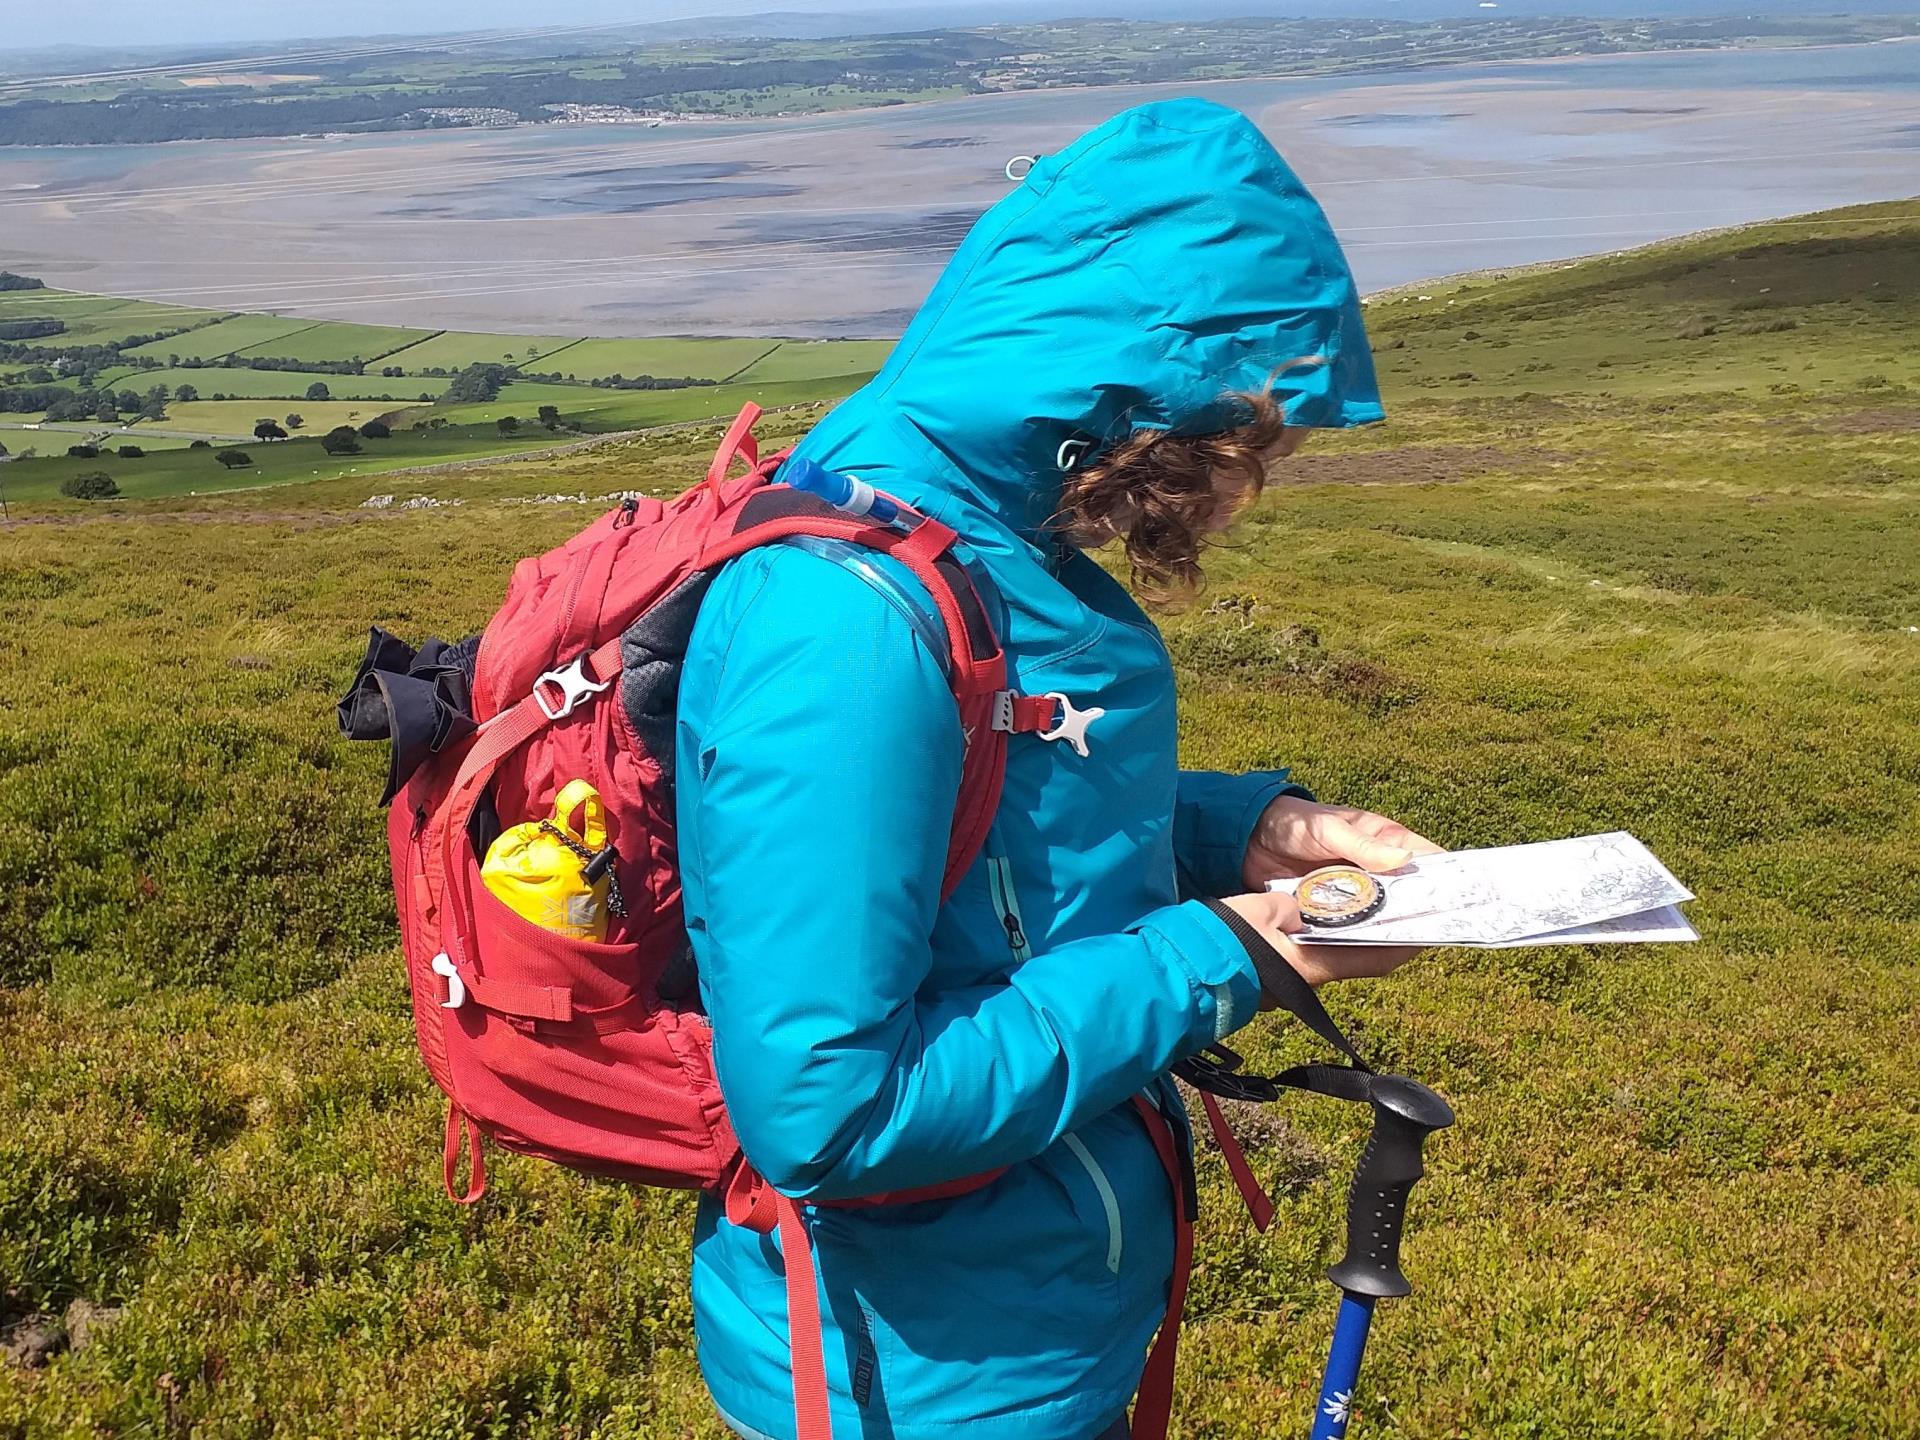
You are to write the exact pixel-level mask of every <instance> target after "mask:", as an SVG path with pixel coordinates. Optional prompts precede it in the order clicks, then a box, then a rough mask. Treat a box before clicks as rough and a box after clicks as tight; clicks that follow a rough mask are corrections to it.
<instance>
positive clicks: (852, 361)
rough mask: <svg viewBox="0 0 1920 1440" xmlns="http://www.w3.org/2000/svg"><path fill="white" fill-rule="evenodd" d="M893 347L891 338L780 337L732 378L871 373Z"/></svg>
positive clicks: (805, 377) (806, 377)
mask: <svg viewBox="0 0 1920 1440" xmlns="http://www.w3.org/2000/svg"><path fill="white" fill-rule="evenodd" d="M892 350H893V341H891V340H783V341H782V342H781V344H780V348H779V349H778V350H775V351H774V352H773V353H772V354H771V355H764V356H762V357H761V358H760V359H758V360H756V361H754V362H753V364H751V365H749V366H748V367H747V368H746V369H744V370H742V371H741V372H740V373H739V374H738V375H737V376H735V377H734V378H735V379H737V380H741V381H748V382H753V381H767V380H823V379H826V378H827V377H828V376H832V375H859V376H862V377H864V376H867V375H871V374H872V373H873V372H874V371H876V370H878V369H879V368H880V367H881V365H883V364H884V363H885V362H886V358H887V356H888V354H889V353H891V351H892Z"/></svg>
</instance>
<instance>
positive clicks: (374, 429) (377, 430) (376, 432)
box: [360, 419, 393, 440]
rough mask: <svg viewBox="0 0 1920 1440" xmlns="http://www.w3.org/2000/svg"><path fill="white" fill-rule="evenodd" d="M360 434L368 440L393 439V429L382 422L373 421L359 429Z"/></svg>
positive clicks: (378, 420)
mask: <svg viewBox="0 0 1920 1440" xmlns="http://www.w3.org/2000/svg"><path fill="white" fill-rule="evenodd" d="M360 433H361V434H362V435H364V436H366V437H367V439H369V440H388V439H391V438H392V437H393V427H392V426H391V425H389V424H387V422H386V421H384V420H380V419H373V420H369V421H367V423H366V424H364V425H362V426H361V427H360Z"/></svg>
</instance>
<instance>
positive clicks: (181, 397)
mask: <svg viewBox="0 0 1920 1440" xmlns="http://www.w3.org/2000/svg"><path fill="white" fill-rule="evenodd" d="M173 398H174V399H175V400H177V401H178V402H179V403H180V404H182V405H188V404H191V403H192V402H193V401H195V400H198V399H199V398H200V391H199V390H198V389H197V388H195V387H194V386H192V385H182V386H180V387H179V388H178V389H177V390H175V391H174V392H173Z"/></svg>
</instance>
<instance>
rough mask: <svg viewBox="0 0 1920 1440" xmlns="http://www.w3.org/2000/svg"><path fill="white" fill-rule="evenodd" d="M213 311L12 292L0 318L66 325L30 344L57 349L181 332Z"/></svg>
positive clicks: (0, 296)
mask: <svg viewBox="0 0 1920 1440" xmlns="http://www.w3.org/2000/svg"><path fill="white" fill-rule="evenodd" d="M216 313H217V312H212V311H207V310H194V309H190V308H187V307H184V306H179V305H160V304H155V303H153V302H152V301H147V300H123V299H120V298H119V297H117V296H113V295H82V294H79V293H77V292H74V291H68V290H14V291H7V292H4V293H0V319H8V320H15V319H27V318H29V317H31V318H34V319H39V318H43V317H44V318H46V319H51V320H59V321H62V322H64V323H65V325H66V327H67V328H66V330H65V331H63V332H62V333H61V334H59V335H51V336H48V337H46V338H45V339H43V340H39V341H35V342H29V343H36V344H40V345H45V346H50V347H58V346H65V345H98V344H108V343H112V342H114V341H119V340H124V339H125V338H126V337H128V336H129V335H152V334H157V333H159V332H160V331H171V330H185V329H187V328H189V327H190V326H194V325H199V324H203V323H205V322H207V321H210V320H212V319H214V318H215V317H216Z"/></svg>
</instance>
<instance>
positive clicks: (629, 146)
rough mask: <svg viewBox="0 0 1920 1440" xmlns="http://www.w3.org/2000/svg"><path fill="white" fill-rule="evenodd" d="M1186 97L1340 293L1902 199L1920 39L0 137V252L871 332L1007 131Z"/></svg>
mask: <svg viewBox="0 0 1920 1440" xmlns="http://www.w3.org/2000/svg"><path fill="white" fill-rule="evenodd" d="M1196 93H1197V94H1204V95H1206V96H1208V97H1209V98H1211V99H1214V100H1217V101H1219V102H1221V103H1223V104H1228V105H1233V106H1235V107H1237V108H1239V109H1241V110H1243V111H1245V112H1246V113H1247V114H1249V115H1251V116H1253V117H1255V118H1256V119H1257V120H1258V121H1259V123H1260V124H1261V126H1262V128H1263V129H1264V130H1265V131H1266V132H1267V133H1268V134H1269V135H1270V136H1271V137H1272V138H1273V140H1274V141H1275V143H1276V144H1277V145H1279V147H1280V148H1281V150H1282V151H1283V152H1284V153H1285V154H1286V155H1287V156H1288V158H1289V160H1290V161H1291V162H1292V163H1293V165H1294V167H1295V168H1296V169H1297V170H1298V171H1299V172H1300V173H1301V175H1302V176H1303V178H1305V179H1306V180H1307V182H1308V183H1309V184H1310V185H1311V186H1312V187H1313V189H1314V190H1315V192H1316V193H1317V194H1318V195H1319V196H1320V197H1321V199H1322V201H1323V203H1325V205H1326V206H1327V209H1328V211H1329V213H1330V214H1331V215H1332V217H1333V220H1334V223H1335V225H1336V227H1337V228H1338V229H1339V231H1340V233H1341V235H1342V238H1343V240H1344V242H1345V243H1346V245H1347V248H1348V253H1349V256H1350V258H1351V259H1352V262H1353V265H1354V269H1355V271H1356V273H1357V274H1358V275H1359V277H1360V280H1361V283H1362V284H1363V286H1365V287H1366V288H1368V289H1376V288H1381V287H1384V286H1389V285H1395V284H1401V283H1405V282H1409V281H1416V280H1420V279H1423V278H1427V277H1431V276H1437V275H1442V274H1448V273H1452V272H1455V271H1459V270H1464V269H1472V268H1480V267H1485V266H1503V265H1517V264H1522V263H1528V262H1532V261H1539V260H1548V259H1555V258H1560V257H1564V256H1570V255H1577V254H1584V253H1589V252H1592V251H1597V250H1606V249H1615V248H1619V247H1622V246H1627V245H1633V244H1639V243H1642V242H1644V241H1647V240H1652V239H1656V238H1659V237H1661V236H1664V235H1672V234H1678V233H1683V232H1686V231H1690V230H1697V229H1702V228H1706V227H1710V226H1716V225H1725V224H1733V223H1738V222H1742V221H1747V220H1754V219H1761V218H1767V217H1772V216H1778V215H1786V214H1793V213H1796V212H1801V211H1808V210H1816V209H1820V208H1824V207H1827V206H1832V205H1840V204H1847V203H1853V202H1858V201H1863V200H1878V199H1887V198H1893V197H1906V196H1915V195H1920V45H1916V44H1910V43H1908V44H1883V45H1867V46H1850V47H1835V48H1830V49H1813V50H1780V51H1717V52H1697V53H1686V54H1668V55H1640V56H1616V57H1598V58H1593V59H1582V60H1561V61H1529V62H1513V63H1502V64H1492V65H1474V66H1460V67H1451V68H1446V69H1428V70H1421V71H1411V72H1399V73H1382V74H1378V75H1372V76H1366V77H1346V78H1342V79H1334V80H1257V81H1229V82H1223V83H1219V84H1213V85H1205V86H1179V87H1166V86H1129V87H1115V88H1108V89H1098V90H1058V91H1031V92H1024V93H1020V94H1012V95H991V96H979V97H973V98H969V99H966V100H957V101H949V102H943V103H940V104H935V105H923V106H912V107H901V108H890V109H880V110H872V111H864V112H859V113H856V114H843V115H835V116H821V117H812V118H804V119H795V120H775V121H758V122H737V123H736V122H729V123H720V124H701V125H681V126H667V127H660V128H646V127H631V126H576V127H568V128H559V127H541V128H528V129H519V130H510V131H474V132H455V133H447V132H438V133H431V134H418V135H382V136H368V137H358V138H353V139H344V140H264V141H233V142H203V143H198V144H185V145H164V146H147V147H141V146H126V147H108V148H100V149H76V150H66V151H60V150H37V151H36V150H5V149H0V266H4V267H6V268H10V269H15V270H25V271H28V272H30V273H34V274H39V275H42V276H44V277H46V278H47V279H48V280H49V281H50V282H53V283H56V284H64V285H71V286H75V287H77V288H82V289H91V290H98V291H104V292H108V293H115V294H127V295H140V296H146V297H151V298H155V299H164V300H173V301H177V302H178V303H181V304H187V305H196V306H207V307H214V308H225V309H236V310H266V309H271V310H277V311H283V312H286V313H291V314H299V315H310V316H316V317H325V318H335V319H343V320H358V321H381V322H387V323H393V324H404V325H425V326H433V327H446V328H466V329H480V330H508V331H513V330H521V331H540V332H553V331H562V332H564V331H568V330H574V329H581V330H586V331H591V332H595V333H605V334H659V333H675V332H686V333H733V334H750V333H767V334H802V335H841V334H887V333H894V332H897V330H898V328H899V326H900V325H901V324H902V323H903V322H904V320H905V317H906V316H907V315H909V314H910V313H911V311H912V308H913V306H914V305H915V304H917V303H918V301H919V299H920V298H921V297H922V296H923V295H924V294H925V292H926V290H927V288H928V286H929V285H930V284H931V283H932V280H933V277H934V276H935V275H936V274H937V273H938V269H939V266H940V264H941V263H942V262H943V260H944V259H945V257H946V255H947V254H948V253H949V252H950V251H951V250H952V248H953V246H954V245H955V244H957V243H958V241H959V239H960V237H961V236H962V235H963V234H964V233H965V230H966V227H967V226H968V225H969V224H970V223H971V221H972V219H973V218H974V217H975V216H977V215H978V214H979V213H980V212H981V211H982V210H983V209H985V208H986V207H987V206H988V205H990V204H991V203H992V202H993V201H994V200H995V199H996V198H998V197H999V196H1000V195H1002V194H1004V193H1005V191H1006V188H1007V182H1006V180H1005V179H1004V177H1003V176H1002V174H1001V169H1002V166H1003V165H1004V163H1005V161H1006V159H1007V157H1009V156H1011V155H1014V154H1018V153H1034V152H1037V151H1046V150H1051V149H1055V148H1058V147H1059V146H1061V145H1063V144H1065V143H1067V142H1068V141H1069V140H1071V139H1072V137H1073V136H1074V135H1075V134H1077V133H1079V132H1080V131H1082V130H1084V129H1085V128H1087V127H1089V126H1091V125H1094V124H1097V123H1099V122H1100V121H1101V120H1104V119H1106V118H1107V117H1108V116H1110V115H1112V114H1113V113H1115V112H1116V111H1118V110H1121V109H1123V108H1125V107H1127V106H1129V105H1133V104H1138V103H1141V102H1142V101H1145V100H1149V99H1154V98H1160V97H1163V96H1168V95H1175V94H1196ZM1917 208H1920V207H1917Z"/></svg>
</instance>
